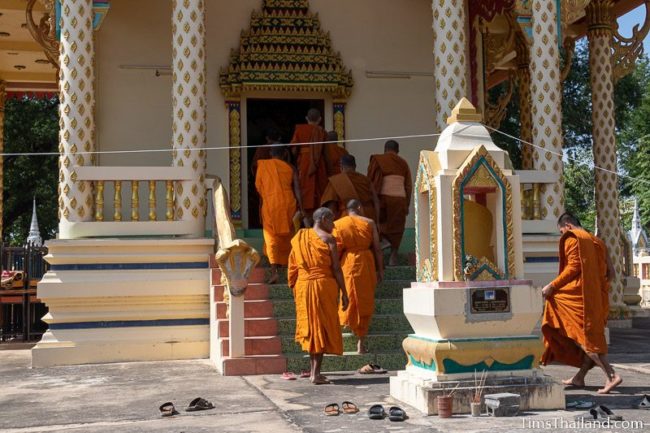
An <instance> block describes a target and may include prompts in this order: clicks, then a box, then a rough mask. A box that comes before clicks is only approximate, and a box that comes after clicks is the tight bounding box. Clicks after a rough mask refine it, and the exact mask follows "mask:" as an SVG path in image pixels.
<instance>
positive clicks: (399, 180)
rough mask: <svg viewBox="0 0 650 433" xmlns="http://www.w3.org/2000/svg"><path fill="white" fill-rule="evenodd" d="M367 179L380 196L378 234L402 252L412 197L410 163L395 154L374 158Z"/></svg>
mask: <svg viewBox="0 0 650 433" xmlns="http://www.w3.org/2000/svg"><path fill="white" fill-rule="evenodd" d="M368 177H369V178H370V180H371V182H372V185H373V186H374V188H375V191H377V195H378V196H379V205H380V211H379V221H378V222H379V227H378V228H379V234H380V236H382V237H384V238H386V239H387V240H388V241H389V242H390V245H391V247H393V248H399V245H400V243H401V242H402V236H403V235H404V226H405V225H406V216H407V215H408V213H409V206H410V205H411V195H412V194H413V183H412V181H411V170H410V169H409V166H408V163H407V162H406V161H405V160H404V159H403V158H402V157H400V156H399V155H397V154H396V153H390V152H389V153H384V154H380V155H372V156H371V157H370V164H369V165H368Z"/></svg>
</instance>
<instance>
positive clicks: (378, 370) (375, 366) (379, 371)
mask: <svg viewBox="0 0 650 433" xmlns="http://www.w3.org/2000/svg"><path fill="white" fill-rule="evenodd" d="M368 365H369V366H370V367H371V368H372V372H373V373H374V374H384V373H386V370H384V369H383V368H381V367H380V366H379V364H374V363H372V362H371V363H369V364H368Z"/></svg>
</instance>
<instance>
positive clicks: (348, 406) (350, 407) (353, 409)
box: [341, 401, 359, 413]
mask: <svg viewBox="0 0 650 433" xmlns="http://www.w3.org/2000/svg"><path fill="white" fill-rule="evenodd" d="M341 406H342V407H343V413H357V412H359V408H358V407H357V405H356V404H354V403H352V402H351V401H344V402H343V403H341Z"/></svg>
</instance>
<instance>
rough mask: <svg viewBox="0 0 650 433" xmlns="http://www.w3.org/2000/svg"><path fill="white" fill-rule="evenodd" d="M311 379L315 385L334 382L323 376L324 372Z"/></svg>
mask: <svg viewBox="0 0 650 433" xmlns="http://www.w3.org/2000/svg"><path fill="white" fill-rule="evenodd" d="M310 381H311V383H312V384H314V385H329V384H330V383H332V382H330V381H329V380H327V377H325V376H323V375H322V374H319V375H318V376H316V377H312V378H310Z"/></svg>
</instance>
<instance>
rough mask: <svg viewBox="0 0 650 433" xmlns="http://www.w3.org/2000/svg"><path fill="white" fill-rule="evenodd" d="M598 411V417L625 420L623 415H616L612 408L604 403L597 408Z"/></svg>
mask: <svg viewBox="0 0 650 433" xmlns="http://www.w3.org/2000/svg"><path fill="white" fill-rule="evenodd" d="M596 410H597V411H598V417H599V418H607V419H609V420H611V421H623V417H622V416H620V415H616V414H615V413H614V412H612V410H611V409H610V408H608V407H607V406H605V405H604V404H601V405H600V406H598V407H597V408H596Z"/></svg>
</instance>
